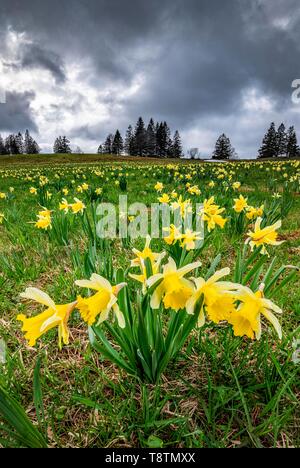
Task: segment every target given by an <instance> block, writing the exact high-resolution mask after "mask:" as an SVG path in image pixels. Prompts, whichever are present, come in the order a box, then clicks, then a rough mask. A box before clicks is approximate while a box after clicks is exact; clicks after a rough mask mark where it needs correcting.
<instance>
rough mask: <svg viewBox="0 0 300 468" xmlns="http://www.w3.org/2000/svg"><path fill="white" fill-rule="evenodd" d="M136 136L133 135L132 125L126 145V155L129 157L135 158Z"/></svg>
mask: <svg viewBox="0 0 300 468" xmlns="http://www.w3.org/2000/svg"><path fill="white" fill-rule="evenodd" d="M134 146H135V145H134V135H133V128H132V126H131V125H129V127H128V129H127V132H126V136H125V144H124V149H125V153H126V154H127V155H128V156H134Z"/></svg>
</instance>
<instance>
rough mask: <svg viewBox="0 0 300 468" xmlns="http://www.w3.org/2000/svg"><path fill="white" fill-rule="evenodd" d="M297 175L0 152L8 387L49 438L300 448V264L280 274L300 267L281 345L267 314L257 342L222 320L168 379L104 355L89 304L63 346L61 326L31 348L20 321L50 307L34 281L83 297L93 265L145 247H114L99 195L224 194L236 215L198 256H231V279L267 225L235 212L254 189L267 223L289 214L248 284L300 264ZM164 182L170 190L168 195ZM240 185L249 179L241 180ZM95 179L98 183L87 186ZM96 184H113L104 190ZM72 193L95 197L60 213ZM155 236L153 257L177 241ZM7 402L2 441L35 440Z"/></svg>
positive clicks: (103, 266)
mask: <svg viewBox="0 0 300 468" xmlns="http://www.w3.org/2000/svg"><path fill="white" fill-rule="evenodd" d="M299 181H300V163H299V161H281V162H263V163H262V162H237V163H228V164H225V165H224V164H215V163H207V164H204V163H197V162H194V163H191V162H179V163H177V162H176V161H175V162H174V161H164V162H163V163H161V162H160V161H158V162H157V161H155V160H148V159H146V160H139V159H136V158H129V159H126V160H125V159H124V160H123V159H120V161H114V160H113V158H112V157H105V158H103V157H102V156H96V155H94V156H86V155H82V156H76V155H66V156H57V155H56V156H45V155H43V156H42V155H41V156H32V157H30V156H28V157H23V156H22V157H18V158H12V157H4V158H0V339H1V342H0V343H1V347H2V352H1V353H0V385H1V387H2V388H3V389H5V390H6V391H7V392H8V393H9V395H10V396H12V397H13V398H14V399H15V400H16V401H18V402H19V403H20V404H21V405H22V406H23V408H24V409H25V411H26V414H27V416H28V417H29V419H30V420H31V421H32V422H33V423H34V425H35V427H36V428H38V430H39V431H40V433H41V434H43V436H44V437H45V439H46V443H47V445H48V446H50V447H124V448H127V447H128V448H130V447H154V446H156V447H166V448H167V447H230V448H232V447H241V446H246V447H299V446H300V430H299V426H300V404H299V396H300V373H299V365H300V364H299V363H297V361H296V360H295V359H293V355H294V356H295V350H296V349H297V347H298V348H300V341H299V344H297V343H296V340H300V328H299V319H300V278H299V273H298V272H297V270H292V269H289V268H288V269H286V270H284V271H282V274H281V275H280V276H279V277H278V282H279V283H280V281H282V280H283V281H284V278H287V277H288V276H289V275H290V274H292V278H291V281H290V282H288V283H287V284H284V283H283V284H282V287H281V288H279V289H278V290H277V289H276V288H274V290H273V289H271V288H270V291H272V295H271V294H270V297H268V298H270V299H271V300H272V301H273V302H275V303H276V304H277V305H278V306H279V307H280V308H282V310H283V314H282V316H280V317H279V321H280V324H281V326H282V329H283V338H282V340H281V341H280V340H279V339H278V337H277V336H276V334H275V332H274V329H273V328H272V327H271V326H269V325H268V324H267V322H264V326H263V333H262V337H261V339H260V340H251V339H249V338H246V337H237V336H234V334H233V331H232V328H231V327H228V326H226V325H225V324H224V323H223V321H222V322H221V323H220V324H215V323H212V322H209V321H207V322H206V324H205V325H204V326H203V327H202V328H200V329H199V328H195V329H194V330H193V331H192V333H191V335H190V337H189V338H188V340H187V341H186V343H185V344H184V346H183V347H182V350H181V352H180V353H179V354H178V355H177V356H176V358H175V359H173V360H171V362H170V363H169V365H168V366H167V368H166V369H165V371H164V372H163V374H162V377H161V379H160V380H159V381H158V382H157V383H156V384H153V383H147V382H142V381H141V380H140V379H138V378H137V377H136V376H128V375H127V373H126V372H125V371H124V370H120V369H119V367H118V366H117V365H116V364H115V363H112V362H111V361H109V360H108V359H107V357H105V356H104V355H102V354H101V353H98V352H97V351H96V350H94V349H93V348H92V347H91V345H90V343H89V336H88V333H87V326H86V324H85V323H84V322H83V321H82V320H81V319H80V315H79V313H78V312H75V313H74V314H73V315H72V318H71V319H70V324H69V327H70V343H69V344H68V345H65V346H63V348H62V350H59V349H58V347H57V337H56V335H57V331H56V329H55V330H51V331H50V332H49V333H47V334H45V335H44V336H43V337H41V339H40V340H39V341H38V342H37V344H36V346H35V347H29V346H28V344H27V342H26V341H25V339H24V335H23V333H22V330H21V328H22V324H21V323H20V322H19V321H17V319H16V318H17V315H18V314H20V313H22V314H25V315H34V314H37V313H38V312H40V311H41V310H42V309H41V307H40V306H38V305H36V304H33V303H29V302H28V301H24V300H21V298H20V294H21V293H22V292H24V290H25V289H26V288H27V287H29V286H33V287H37V288H39V289H41V290H43V291H45V292H47V293H48V294H49V295H50V296H51V298H53V300H54V302H55V303H56V304H57V303H60V304H65V303H67V302H71V301H75V300H76V296H77V295H78V289H77V288H76V287H75V285H74V282H75V280H78V279H81V278H84V277H87V276H86V275H87V273H88V272H91V269H93V267H94V268H95V269H97V271H94V272H98V273H101V274H102V273H103V272H104V271H106V272H107V271H108V269H109V268H108V267H109V266H111V267H112V269H113V271H117V269H118V268H123V269H125V270H126V269H128V268H129V267H130V260H131V259H133V258H134V254H133V253H132V248H133V247H136V248H138V249H139V250H142V249H143V246H144V240H143V239H136V240H133V239H127V240H126V242H125V241H123V242H122V241H121V240H120V239H115V240H112V241H109V242H108V243H106V244H105V246H103V245H102V244H101V242H97V240H95V239H94V237H93V234H92V233H91V232H90V231H89V228H88V225H87V223H89V226H90V225H91V223H92V222H93V217H92V214H93V206H96V205H97V203H98V202H100V201H104V202H112V203H114V204H117V203H118V197H119V195H120V194H121V195H124V194H127V195H128V201H129V203H133V202H136V201H138V202H143V203H145V204H147V205H150V204H151V203H154V202H157V199H158V197H160V196H162V195H163V194H164V193H165V194H168V195H169V196H170V199H171V194H172V191H175V192H176V194H177V199H178V197H179V196H180V195H182V197H183V199H185V200H186V199H191V200H192V202H195V201H197V202H199V203H200V202H203V201H204V200H205V199H206V200H207V199H209V198H210V197H211V196H214V197H215V202H216V203H217V205H218V206H220V207H222V208H224V212H223V213H222V216H223V217H224V219H225V218H226V219H227V221H226V224H225V226H224V227H223V228H222V227H220V226H216V227H215V229H213V230H212V232H211V233H210V234H209V237H208V239H209V241H208V243H207V245H205V247H204V248H203V250H201V252H199V253H198V255H197V258H195V259H194V260H196V259H200V261H201V262H202V267H201V269H202V270H201V271H203V272H204V273H207V272H208V271H209V269H210V267H211V265H212V264H213V262H214V259H216V257H217V256H218V255H219V254H220V255H221V257H220V262H219V265H218V269H220V268H225V267H230V269H231V273H230V276H229V279H230V280H232V281H233V280H234V271H235V269H236V261H237V256H238V252H240V251H241V249H242V248H243V246H244V243H245V240H246V238H247V232H248V231H249V230H250V231H251V230H253V223H254V222H255V218H252V219H248V218H247V216H246V213H247V210H246V209H245V210H244V212H243V213H242V214H241V215H238V214H237V213H236V212H235V211H234V210H233V205H234V203H235V202H234V199H237V198H239V196H240V195H243V196H244V197H245V198H246V199H247V203H248V206H253V207H256V208H258V207H261V206H262V205H264V208H263V215H262V217H263V220H264V222H265V225H270V224H273V223H274V222H275V221H277V220H278V219H281V220H282V227H281V228H280V229H279V230H278V234H279V240H281V241H284V243H282V244H281V245H278V246H275V247H272V246H267V250H268V252H269V254H270V257H269V258H267V257H266V256H261V254H258V257H257V258H256V260H255V261H258V262H259V261H260V258H261V257H264V258H265V263H262V267H261V269H257V270H255V272H254V273H253V276H252V277H251V274H249V275H248V278H249V281H247V277H246V280H245V284H247V285H248V286H250V283H251V281H252V280H253V283H252V284H254V283H257V284H259V282H260V280H261V279H262V278H263V277H264V275H265V273H266V271H267V269H268V266H269V265H270V263H271V262H272V261H273V260H274V263H273V267H274V271H276V270H277V269H278V268H280V267H281V266H282V265H293V266H296V267H299V266H300V262H299V253H300V193H299V192H300V189H299ZM157 182H161V183H162V184H163V186H164V188H163V190H162V191H161V192H160V193H158V192H157V190H156V189H155V185H156V183H157ZM212 182H213V183H212ZM234 182H240V183H241V187H240V188H236V189H234V188H233V187H232V185H233V183H234ZM84 184H87V185H88V188H84V189H82V186H83V185H84ZM78 187H81V189H79V190H78ZM192 187H196V189H195V190H194V193H193V191H192V190H190V189H191V188H192ZM32 189H36V194H35V193H34V191H33V190H32ZM97 189H101V190H99V191H98V193H96V190H97ZM199 191H200V192H201V193H199ZM31 192H32V193H31ZM1 194H2V196H1ZM74 197H76V198H78V199H80V200H81V201H82V202H83V203H84V204H85V206H86V208H85V211H84V214H80V213H79V214H77V215H74V214H72V213H68V214H66V215H64V213H63V212H59V210H58V207H59V203H60V202H61V201H62V199H63V198H66V199H67V200H68V202H70V201H73V200H74ZM175 199H176V198H175V196H174V200H175ZM73 202H74V201H73ZM42 207H44V208H47V209H49V210H51V211H52V212H53V213H52V217H53V226H52V229H50V228H49V229H48V230H42V229H37V227H36V226H35V223H36V221H37V214H38V212H39V211H41V210H42ZM1 214H2V216H1ZM64 216H66V220H65V218H64ZM151 245H152V248H153V250H154V251H155V252H161V251H163V250H165V249H166V247H167V246H166V245H165V242H164V241H163V240H162V239H158V240H154V241H153V244H151ZM93 249H94V250H93ZM104 250H105V252H104ZM108 251H109V252H110V253H109V255H108V253H107V252H108ZM249 255H250V253H249ZM110 262H111V265H110ZM253 265H254V263H253ZM253 265H251V266H250V267H249V269H250V270H248V273H249V271H250V273H251V268H252V267H253ZM107 275H108V273H107ZM245 275H246V276H247V272H246V273H245ZM255 275H257V278H255ZM109 279H111V278H109ZM250 280H251V281H250ZM128 290H129V294H130V297H131V298H132V300H133V301H135V297H136V296H135V294H136V291H137V290H139V291H140V290H141V285H140V284H139V283H137V282H135V281H134V280H133V279H132V278H131V279H129V280H128ZM107 333H108V334H107V336H108V339H109V340H111V335H110V333H109V332H107ZM111 341H112V340H111ZM4 344H5V346H4ZM4 347H5V350H6V352H5V353H4V351H3V348H4ZM116 349H118V346H116ZM4 355H5V356H4ZM38 358H39V361H38ZM37 362H38V366H39V365H40V371H39V377H38V367H37ZM33 388H34V389H35V391H34V392H33ZM40 392H41V394H42V396H41V394H40ZM41 402H42V404H43V411H41ZM1 404H3V402H2V403H1V399H0V444H1V445H2V446H6V445H17V446H23V445H24V443H22V442H20V440H19V439H17V438H16V436H15V434H16V430H15V429H13V428H12V427H9V430H8V428H7V421H5V418H3V419H2V422H3V424H2V425H1V408H2V407H1ZM37 407H38V409H37Z"/></svg>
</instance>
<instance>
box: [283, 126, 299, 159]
mask: <svg viewBox="0 0 300 468" xmlns="http://www.w3.org/2000/svg"><path fill="white" fill-rule="evenodd" d="M286 153H287V157H288V158H295V157H297V156H298V155H299V146H298V142H297V135H296V132H295V128H294V127H290V128H289V129H288V134H287V149H286Z"/></svg>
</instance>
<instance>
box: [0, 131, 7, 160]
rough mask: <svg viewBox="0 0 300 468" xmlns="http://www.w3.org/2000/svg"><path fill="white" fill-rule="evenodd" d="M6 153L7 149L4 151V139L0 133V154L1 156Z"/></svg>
mask: <svg viewBox="0 0 300 468" xmlns="http://www.w3.org/2000/svg"><path fill="white" fill-rule="evenodd" d="M5 154H7V151H6V148H5V144H4V141H3V138H2V136H1V135H0V155H1V156H3V155H5Z"/></svg>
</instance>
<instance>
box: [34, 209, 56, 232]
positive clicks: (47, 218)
mask: <svg viewBox="0 0 300 468" xmlns="http://www.w3.org/2000/svg"><path fill="white" fill-rule="evenodd" d="M37 218H38V219H37V221H36V223H35V227H36V228H37V229H43V230H44V231H47V230H48V229H51V228H52V211H50V210H47V208H43V210H42V211H39V213H38V214H37Z"/></svg>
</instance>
